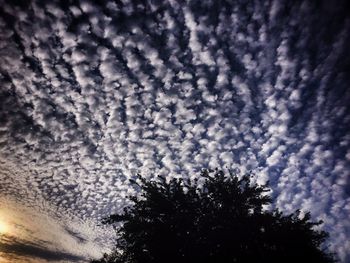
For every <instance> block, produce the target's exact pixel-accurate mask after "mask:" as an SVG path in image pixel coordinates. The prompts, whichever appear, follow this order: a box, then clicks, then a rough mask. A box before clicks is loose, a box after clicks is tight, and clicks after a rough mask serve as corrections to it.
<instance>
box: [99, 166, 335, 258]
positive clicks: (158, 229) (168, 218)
mask: <svg viewBox="0 0 350 263" xmlns="http://www.w3.org/2000/svg"><path fill="white" fill-rule="evenodd" d="M138 179H139V180H137V181H138V183H137V182H136V181H133V184H134V185H136V186H137V187H139V191H140V193H141V195H140V197H137V196H131V197H130V200H131V201H132V202H133V203H134V205H133V206H131V207H127V208H125V209H124V212H123V213H122V214H114V215H111V216H109V217H108V218H106V219H105V220H104V221H103V223H104V224H113V225H116V224H118V223H119V224H120V225H119V227H116V234H117V239H116V247H115V250H114V252H113V253H111V254H105V255H104V257H103V258H102V259H100V260H97V261H96V260H95V261H93V262H95V263H97V262H116V263H119V262H123V263H131V262H132V263H141V262H142V263H150V262H152V263H158V262H159V263H164V262H178V263H179V262H203V263H206V262H208V263H209V262H212V263H224V262H242V263H243V262H247V263H248V262H251V263H254V262H259V263H264V262H269V263H274V262H276V263H277V262H279V263H280V262H284V263H286V262H287V263H288V262H293V263H295V262H315V263H316V262H318V263H323V262H335V259H334V257H333V255H332V254H330V253H328V252H326V251H325V250H323V249H322V248H321V246H322V243H323V242H324V241H325V239H326V237H327V233H326V232H324V231H319V230H314V229H313V228H314V227H315V226H317V225H319V224H321V223H322V222H321V221H319V222H311V221H310V214H309V213H306V214H305V215H304V216H301V213H300V212H299V211H296V212H295V213H293V214H291V215H288V216H284V215H283V214H282V213H281V212H279V211H278V210H277V209H275V210H272V211H268V210H266V209H263V206H264V205H268V204H270V203H271V198H270V197H269V196H268V195H267V194H266V193H265V192H267V191H269V190H268V188H267V185H263V186H259V185H254V184H252V183H251V181H250V177H249V175H245V176H243V177H241V178H239V177H238V176H236V175H234V174H229V175H228V176H226V175H225V174H224V172H222V171H220V170H215V171H208V170H203V171H202V173H201V176H200V177H199V178H198V179H196V180H194V181H190V180H182V179H172V180H170V182H166V179H165V178H164V177H158V180H150V181H148V180H146V179H144V178H141V177H140V176H139V177H138Z"/></svg>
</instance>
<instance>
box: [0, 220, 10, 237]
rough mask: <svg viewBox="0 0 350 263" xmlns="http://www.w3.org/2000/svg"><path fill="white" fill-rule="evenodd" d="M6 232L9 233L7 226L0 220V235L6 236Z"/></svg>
mask: <svg viewBox="0 0 350 263" xmlns="http://www.w3.org/2000/svg"><path fill="white" fill-rule="evenodd" d="M8 232H9V226H8V224H7V223H5V222H4V221H2V220H0V235H3V234H7V233H8Z"/></svg>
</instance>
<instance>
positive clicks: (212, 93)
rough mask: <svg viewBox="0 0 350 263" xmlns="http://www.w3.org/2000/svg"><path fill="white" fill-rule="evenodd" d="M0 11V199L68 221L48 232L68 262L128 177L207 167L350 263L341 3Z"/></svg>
mask: <svg viewBox="0 0 350 263" xmlns="http://www.w3.org/2000/svg"><path fill="white" fill-rule="evenodd" d="M344 3H345V1H344ZM1 4H2V6H3V9H2V11H0V12H1V13H0V29H1V30H0V32H1V35H0V56H1V58H2V61H3V63H1V65H0V82H1V87H2V88H1V89H0V189H1V194H0V197H1V198H2V199H3V200H15V203H16V205H23V206H25V207H28V208H30V209H31V210H32V211H40V213H42V214H43V215H48V216H49V217H50V218H51V219H52V222H55V223H52V224H53V225H54V224H57V222H59V221H60V218H61V217H62V215H65V216H66V218H67V220H66V221H65V222H67V225H69V227H67V228H62V227H61V226H60V227H58V228H57V229H55V231H56V232H57V233H59V232H61V233H64V234H62V236H64V237H65V238H68V237H67V236H66V235H68V236H69V235H70V236H71V237H70V238H71V239H69V240H70V242H73V243H74V242H76V243H79V242H80V243H79V245H74V246H72V247H73V248H74V249H73V250H75V252H74V251H70V252H69V253H68V254H74V253H76V254H77V255H78V256H80V255H81V254H79V250H81V249H82V248H83V247H85V248H89V249H90V250H91V246H92V243H93V240H94V239H96V240H99V238H101V237H102V236H103V235H104V233H105V232H103V231H102V232H101V231H100V227H97V226H96V222H98V221H99V220H101V218H102V217H104V216H106V215H108V214H110V213H114V212H116V211H119V210H120V209H121V208H123V207H124V206H125V205H126V204H127V201H126V196H127V195H129V194H131V193H133V191H134V190H133V189H132V188H130V186H129V183H128V179H130V178H133V177H134V176H135V175H136V173H138V172H141V173H142V174H144V175H145V176H148V177H152V176H154V175H156V174H159V173H160V174H165V175H167V176H169V177H171V176H184V177H185V176H190V177H193V176H195V175H196V171H197V172H198V171H199V170H200V169H201V168H203V167H210V168H215V167H216V166H219V167H227V168H231V169H233V170H240V171H241V172H249V171H250V170H252V171H254V172H255V173H256V176H255V177H256V181H257V182H260V183H263V182H266V181H267V180H269V181H270V184H271V187H272V188H273V196H274V198H275V200H276V206H277V207H279V208H281V209H283V210H284V211H285V212H291V211H293V210H295V209H297V208H302V209H303V210H305V211H306V210H310V211H311V212H312V216H313V217H314V218H315V219H316V218H323V219H324V221H325V224H324V226H323V227H324V229H326V230H329V231H330V233H331V242H330V246H331V248H332V249H334V250H335V251H337V252H338V254H339V256H340V258H341V260H342V261H343V262H346V261H347V260H348V259H349V252H348V251H349V250H350V245H349V243H348V242H347V241H346V240H348V237H349V236H350V226H349V223H348V219H347V218H348V216H349V214H350V205H349V204H350V199H349V192H350V191H349V180H348V171H349V168H350V159H349V158H348V157H349V151H348V149H349V144H350V137H349V133H348V131H349V128H350V125H349V124H350V122H349V121H350V118H349V111H348V101H349V99H350V94H349V92H348V89H347V87H348V85H349V77H348V75H349V74H347V73H348V72H347V70H348V64H349V59H348V58H349V57H350V56H349V50H348V49H347V48H346V43H348V40H349V33H348V32H350V30H349V27H350V24H349V19H348V17H347V14H346V8H342V5H341V4H339V5H337V6H336V5H334V4H330V3H328V2H327V3H326V2H324V3H322V4H319V5H316V4H313V3H309V2H307V1H303V2H300V3H287V1H273V2H271V3H266V4H259V3H247V4H245V5H243V4H240V3H234V4H233V3H225V4H219V2H216V1H204V2H197V1H188V2H187V3H186V4H183V5H179V3H178V2H177V1H161V2H152V3H148V4H138V5H135V4H133V3H132V2H128V1H124V2H123V4H121V3H115V2H113V1H106V2H104V3H95V2H93V1H81V2H76V3H70V4H67V5H63V4H62V5H61V4H56V3H41V2H40V1H30V2H28V3H27V4H25V5H22V4H16V3H1ZM344 6H346V5H345V4H344ZM6 202H7V201H6ZM25 213H30V212H28V211H26V212H25ZM84 222H88V223H86V224H85V223H84ZM58 225H60V224H58ZM89 235H91V236H93V237H92V238H90V239H89V238H88V236H89ZM73 240H74V241H73ZM83 240H88V241H87V242H85V241H83ZM74 244H75V243H74ZM56 246H58V247H62V246H63V243H60V244H56ZM107 247H108V246H107ZM97 250H99V251H100V252H101V253H102V249H101V247H100V243H99V244H98V245H96V248H95V250H94V251H97ZM84 251H85V250H84ZM97 254H98V253H97V252H94V255H97Z"/></svg>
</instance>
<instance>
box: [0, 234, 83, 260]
mask: <svg viewBox="0 0 350 263" xmlns="http://www.w3.org/2000/svg"><path fill="white" fill-rule="evenodd" d="M0 248H1V252H2V253H4V254H6V258H7V259H11V258H12V257H14V258H21V257H22V258H23V257H24V258H39V259H45V260H46V261H49V262H50V261H61V260H65V261H70V262H85V261H86V260H87V259H86V258H84V257H79V256H75V255H72V254H68V253H64V252H60V251H50V250H48V249H47V248H45V247H41V246H38V245H36V244H33V243H31V242H28V241H24V240H20V239H18V238H13V237H6V236H5V237H2V238H1V241H0Z"/></svg>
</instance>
